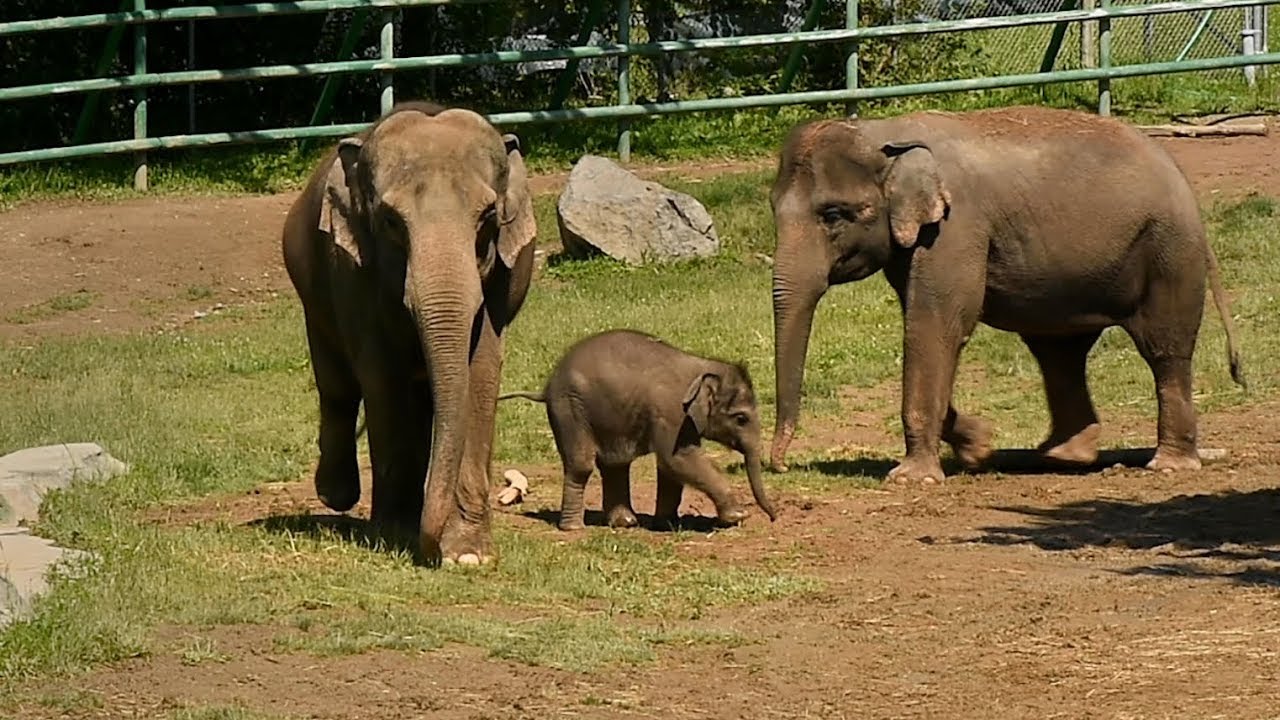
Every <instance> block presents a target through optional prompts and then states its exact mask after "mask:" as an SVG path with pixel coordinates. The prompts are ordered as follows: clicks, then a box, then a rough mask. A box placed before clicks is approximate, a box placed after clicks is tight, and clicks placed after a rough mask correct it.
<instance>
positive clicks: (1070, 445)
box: [1022, 331, 1102, 465]
mask: <svg viewBox="0 0 1280 720" xmlns="http://www.w3.org/2000/svg"><path fill="white" fill-rule="evenodd" d="M1101 334H1102V333H1101V331H1098V332H1088V333H1082V334H1080V335H1070V336H1036V335H1023V336H1022V341H1023V342H1025V343H1026V344H1027V347H1028V348H1029V349H1030V350H1031V354H1032V355H1033V356H1035V359H1036V362H1037V363H1039V364H1040V374H1041V375H1042V376H1043V377H1044V392H1045V398H1046V399H1047V401H1048V404H1049V416H1050V418H1051V423H1050V429H1049V437H1048V438H1047V439H1046V440H1045V441H1044V442H1042V443H1040V447H1039V448H1038V449H1039V451H1040V452H1041V453H1043V454H1044V456H1045V458H1046V459H1048V460H1052V461H1055V462H1064V463H1073V464H1085V465H1087V464H1090V463H1093V462H1095V461H1096V460H1097V459H1098V438H1099V436H1100V435H1101V434H1102V424H1101V423H1100V422H1099V421H1098V413H1097V411H1096V410H1095V409H1094V407H1093V400H1092V399H1090V397H1089V381H1088V376H1087V373H1086V368H1085V362H1086V360H1087V359H1088V357H1089V351H1090V350H1091V349H1092V348H1093V346H1094V343H1096V342H1097V341H1098V336H1099V335H1101Z"/></svg>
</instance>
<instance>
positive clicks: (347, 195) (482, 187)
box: [320, 109, 535, 558]
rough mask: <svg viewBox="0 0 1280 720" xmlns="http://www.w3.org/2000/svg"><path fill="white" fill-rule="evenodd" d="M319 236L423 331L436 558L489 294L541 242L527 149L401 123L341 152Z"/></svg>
mask: <svg viewBox="0 0 1280 720" xmlns="http://www.w3.org/2000/svg"><path fill="white" fill-rule="evenodd" d="M320 226H321V229H322V230H324V231H326V232H328V233H329V234H330V235H331V236H332V238H333V240H334V243H335V244H336V245H337V246H338V247H339V248H341V249H342V250H344V251H346V252H347V253H349V254H350V255H351V256H352V258H353V260H354V261H355V262H356V263H357V264H361V265H364V266H366V268H367V269H368V270H369V271H370V272H372V273H374V274H375V276H376V277H377V283H378V284H379V286H380V287H382V288H383V289H384V290H386V292H387V294H389V295H390V296H391V297H390V298H389V301H390V302H391V303H392V304H393V305H394V303H395V302H396V300H397V299H402V301H403V305H404V308H405V309H406V310H407V317H408V318H409V319H411V323H405V328H406V330H407V329H408V327H409V326H410V325H412V326H413V327H416V330H417V337H416V338H412V343H416V344H417V346H419V347H420V348H421V353H422V354H421V357H422V361H424V362H425V372H426V375H427V379H428V382H429V386H430V391H431V396H432V403H433V407H434V417H433V419H432V427H431V450H430V459H429V461H428V469H427V473H426V477H425V478H424V483H425V487H424V494H423V499H424V503H423V509H422V516H421V520H420V525H419V540H420V550H421V552H422V553H423V555H425V556H426V557H428V558H434V557H437V556H438V554H439V544H440V539H441V535H442V534H443V532H444V527H445V523H446V521H447V520H448V519H449V517H450V515H451V514H452V513H454V512H456V511H457V508H458V500H457V496H456V491H457V486H458V476H459V471H460V466H461V461H462V454H463V448H464V444H465V441H466V437H467V432H468V428H469V427H470V426H469V423H468V405H469V403H470V399H469V387H470V384H471V382H472V381H473V379H472V378H471V377H470V364H469V363H470V359H471V354H472V353H473V352H474V349H475V342H476V340H475V339H476V338H477V337H478V335H477V332H478V330H479V328H480V327H481V326H480V325H479V323H481V322H482V318H481V316H480V313H481V312H482V309H483V306H484V304H485V284H486V281H487V279H488V278H489V276H490V274H491V273H494V272H495V270H496V268H497V266H498V265H499V264H501V265H503V266H505V267H506V268H507V270H511V269H512V268H513V267H514V266H515V264H516V260H517V258H518V257H519V256H520V254H521V250H522V249H523V248H525V247H526V246H527V245H528V244H529V243H530V242H531V241H532V240H533V238H534V234H535V224H534V219H533V207H532V203H531V201H530V196H529V189H528V184H527V179H526V174H525V168H524V162H523V160H522V159H521V155H520V148H519V141H518V140H517V138H516V137H515V136H514V135H505V136H504V135H501V134H499V133H498V131H497V130H495V129H494V128H493V127H492V126H491V125H490V124H489V123H488V122H487V121H486V120H485V119H484V118H483V117H481V116H480V115H477V114H475V113H473V112H470V111H467V110H460V109H450V110H444V111H441V112H439V113H430V112H426V111H399V112H393V113H392V114H390V115H387V116H385V117H384V118H382V120H380V121H379V122H378V123H377V124H375V125H374V126H373V127H372V128H371V129H370V130H368V131H366V132H365V133H364V134H362V135H359V136H354V137H348V138H345V139H343V140H341V141H340V142H339V143H338V146H337V151H336V154H335V157H334V158H333V162H332V165H331V167H330V168H329V171H328V176H327V181H326V183H325V186H324V189H323V200H322V203H321V210H320ZM490 311H491V312H492V308H491V309H490ZM407 334H408V335H409V336H412V333H407ZM411 347H412V345H411ZM485 381H486V382H492V383H496V382H497V378H487V379H485ZM425 440H426V438H424V441H425Z"/></svg>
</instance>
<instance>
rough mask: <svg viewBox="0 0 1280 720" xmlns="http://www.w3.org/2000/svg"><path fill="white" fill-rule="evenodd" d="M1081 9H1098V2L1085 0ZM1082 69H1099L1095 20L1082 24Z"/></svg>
mask: <svg viewBox="0 0 1280 720" xmlns="http://www.w3.org/2000/svg"><path fill="white" fill-rule="evenodd" d="M1080 7H1081V9H1084V10H1092V9H1094V8H1096V7H1098V0H1083V2H1082V3H1081V4H1080ZM1080 67H1082V68H1096V67H1098V23H1097V22H1096V21H1094V20H1085V21H1084V22H1082V23H1080Z"/></svg>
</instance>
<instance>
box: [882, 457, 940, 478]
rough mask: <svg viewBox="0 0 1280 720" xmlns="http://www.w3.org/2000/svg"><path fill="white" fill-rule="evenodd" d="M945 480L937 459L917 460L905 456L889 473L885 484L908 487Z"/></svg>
mask: <svg viewBox="0 0 1280 720" xmlns="http://www.w3.org/2000/svg"><path fill="white" fill-rule="evenodd" d="M946 479H947V476H946V474H945V473H943V472H942V463H941V462H939V461H938V458H936V457H933V458H919V457H911V456H907V457H905V458H903V459H902V461H901V462H899V463H898V466H897V467H895V468H894V469H892V470H890V471H889V475H888V476H887V477H886V478H885V482H887V483H890V484H893V485H910V484H913V483H920V484H924V485H932V484H935V483H940V482H942V481H944V480H946Z"/></svg>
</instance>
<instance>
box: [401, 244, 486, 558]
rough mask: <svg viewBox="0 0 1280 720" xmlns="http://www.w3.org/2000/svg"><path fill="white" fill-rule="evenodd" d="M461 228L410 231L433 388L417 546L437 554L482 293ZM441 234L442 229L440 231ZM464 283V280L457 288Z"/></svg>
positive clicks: (414, 290) (455, 471) (454, 477)
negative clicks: (436, 233)
mask: <svg viewBox="0 0 1280 720" xmlns="http://www.w3.org/2000/svg"><path fill="white" fill-rule="evenodd" d="M463 233H464V231H463V230H462V229H458V230H456V231H453V232H450V233H448V234H447V236H441V237H426V238H421V239H419V238H414V241H412V242H411V243H410V246H411V250H410V257H409V263H408V269H407V276H406V283H405V301H406V304H407V305H408V306H409V308H410V310H411V312H412V313H413V316H414V320H415V322H416V323H417V326H418V337H419V339H420V341H421V342H422V350H423V357H424V358H425V360H426V365H427V373H428V375H429V382H430V387H431V398H432V406H433V418H432V427H431V455H430V460H429V462H428V465H427V476H426V485H425V487H424V490H423V505H422V518H421V522H420V525H419V550H420V552H421V554H422V555H423V556H424V557H425V558H427V559H429V560H431V561H436V560H438V559H439V558H440V541H441V537H442V536H443V535H444V530H445V525H446V524H447V523H448V521H449V519H450V518H451V517H452V516H453V515H454V514H455V513H456V512H458V508H459V504H458V496H457V488H458V476H459V473H460V472H461V467H462V456H463V450H464V447H465V445H466V430H467V415H468V409H469V408H468V406H469V404H470V402H469V392H468V391H469V382H470V357H471V344H472V342H471V340H472V330H473V327H474V324H475V318H476V313H477V312H478V311H479V309H480V304H481V299H482V294H481V288H480V279H479V276H478V274H477V272H476V264H475V258H474V256H473V255H472V253H471V252H470V249H471V247H472V245H473V244H474V243H473V242H472V240H471V238H470V236H469V235H464V234H463ZM441 235H444V234H441ZM460 286H461V287H460Z"/></svg>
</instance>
